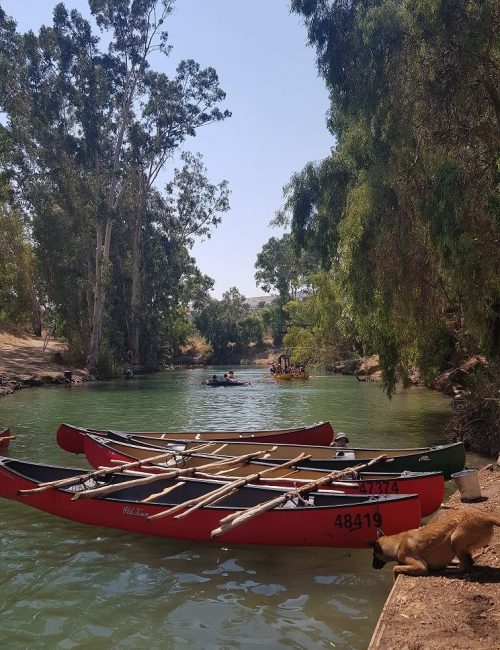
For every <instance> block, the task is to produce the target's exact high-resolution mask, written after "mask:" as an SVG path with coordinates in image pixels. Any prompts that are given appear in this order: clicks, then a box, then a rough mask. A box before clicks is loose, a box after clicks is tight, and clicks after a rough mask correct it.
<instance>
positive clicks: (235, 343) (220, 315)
mask: <svg viewBox="0 0 500 650" xmlns="http://www.w3.org/2000/svg"><path fill="white" fill-rule="evenodd" d="M194 323H195V325H196V327H197V328H198V330H199V331H200V332H201V334H202V335H203V336H204V337H205V338H206V339H207V341H209V343H210V344H211V345H212V349H213V357H214V360H215V361H216V362H224V361H231V360H233V359H234V356H235V355H240V354H241V353H242V352H244V349H245V346H247V345H248V344H250V343H252V342H253V343H258V342H260V341H261V339H262V328H261V327H259V323H258V322H256V319H255V318H254V317H252V316H251V315H250V314H249V307H248V305H247V304H246V302H245V296H243V295H242V294H241V293H240V291H238V289H237V288H236V287H231V288H230V289H229V290H228V291H226V292H225V293H224V294H222V299H221V300H215V299H210V300H208V301H206V303H205V304H204V305H200V308H199V309H198V310H196V311H195V313H194Z"/></svg>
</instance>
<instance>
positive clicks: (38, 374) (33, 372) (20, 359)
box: [0, 327, 88, 396]
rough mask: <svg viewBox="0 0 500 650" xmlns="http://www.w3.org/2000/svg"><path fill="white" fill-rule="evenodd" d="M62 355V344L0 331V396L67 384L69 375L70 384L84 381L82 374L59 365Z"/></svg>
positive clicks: (63, 349)
mask: <svg viewBox="0 0 500 650" xmlns="http://www.w3.org/2000/svg"><path fill="white" fill-rule="evenodd" d="M43 334H45V333H43ZM65 351H66V344H65V342H64V341H61V340H57V339H53V338H50V339H48V340H47V339H46V337H45V336H42V337H41V338H40V337H36V336H33V335H32V334H29V333H28V332H23V331H22V330H19V329H15V328H12V327H10V328H3V329H0V396H2V395H9V394H11V393H13V392H14V391H15V390H19V389H20V388H25V387H27V386H41V385H43V384H60V383H67V382H68V379H67V377H66V376H65V374H64V373H65V372H69V371H70V372H71V373H72V382H74V383H79V382H82V381H87V380H88V375H87V373H86V372H85V371H84V370H81V369H75V368H73V367H71V366H67V365H65V364H64V363H61V362H60V361H62V355H63V353H64V352H65Z"/></svg>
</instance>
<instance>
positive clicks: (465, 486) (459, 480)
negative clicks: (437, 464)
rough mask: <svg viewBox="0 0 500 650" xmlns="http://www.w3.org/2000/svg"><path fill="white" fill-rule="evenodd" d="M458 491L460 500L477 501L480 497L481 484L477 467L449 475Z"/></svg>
mask: <svg viewBox="0 0 500 650" xmlns="http://www.w3.org/2000/svg"><path fill="white" fill-rule="evenodd" d="M451 478H452V479H453V480H454V481H455V484H456V486H457V488H458V489H459V491H460V496H461V498H462V501H479V500H480V499H481V486H480V485H479V477H478V475H477V469H464V470H463V471H462V472H456V473H455V474H452V475H451Z"/></svg>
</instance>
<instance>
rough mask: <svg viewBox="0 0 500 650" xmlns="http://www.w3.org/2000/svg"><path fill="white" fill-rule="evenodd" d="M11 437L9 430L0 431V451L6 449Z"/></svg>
mask: <svg viewBox="0 0 500 650" xmlns="http://www.w3.org/2000/svg"><path fill="white" fill-rule="evenodd" d="M13 437H14V436H11V435H10V429H0V449H7V447H8V446H9V442H10V441H11V440H12V438H13Z"/></svg>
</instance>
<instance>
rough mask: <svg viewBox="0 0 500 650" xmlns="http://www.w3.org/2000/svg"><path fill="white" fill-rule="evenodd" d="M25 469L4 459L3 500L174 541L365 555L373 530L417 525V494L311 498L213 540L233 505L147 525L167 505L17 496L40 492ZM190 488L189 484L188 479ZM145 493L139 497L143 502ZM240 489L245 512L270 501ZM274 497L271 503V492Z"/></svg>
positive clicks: (67, 494)
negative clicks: (302, 504)
mask: <svg viewBox="0 0 500 650" xmlns="http://www.w3.org/2000/svg"><path fill="white" fill-rule="evenodd" d="M12 466H14V468H13V467H12ZM30 466H32V467H36V466H37V464H35V463H26V462H20V461H13V460H12V459H5V458H4V459H1V462H0V496H2V497H4V498H7V499H12V500H15V501H19V502H22V503H24V504H26V505H29V506H31V507H33V508H36V509H38V510H41V511H43V512H47V513H50V514H53V515H57V516H59V517H62V518H64V519H69V520H71V521H77V522H80V523H82V524H87V525H92V526H103V527H107V528H114V529H118V530H124V531H129V532H133V533H141V534H146V535H154V536H159V537H167V538H171V539H178V540H186V541H194V542H209V541H216V542H217V543H218V542H220V543H224V544H227V543H234V544H263V545H282V546H326V547H335V548H366V547H367V541H369V540H373V539H376V537H377V529H383V531H384V533H385V534H388V535H389V534H395V533H397V532H401V531H402V530H407V529H409V528H415V527H417V526H418V525H419V522H420V504H419V501H418V497H417V496H416V495H408V496H402V497H392V496H381V497H377V498H375V497H372V498H371V499H373V500H372V501H370V500H369V499H366V498H364V501H361V500H359V499H360V498H358V497H349V496H342V497H337V496H335V497H333V496H326V497H325V496H323V495H319V494H313V495H311V498H312V499H313V500H314V505H310V506H307V507H291V508H281V509H274V510H269V511H267V512H264V513H262V514H260V515H259V516H257V517H254V518H252V519H251V521H249V522H247V523H245V524H242V525H241V526H238V527H236V528H234V529H232V530H231V531H229V532H226V533H224V534H222V535H221V536H220V537H217V538H215V540H213V539H212V536H211V533H212V531H213V530H215V529H216V528H218V527H219V525H220V520H221V519H222V518H224V517H225V516H227V515H229V514H232V513H234V512H235V511H237V510H238V509H239V508H235V507H234V506H231V505H228V506H225V505H221V506H208V507H204V508H201V509H200V510H198V511H197V512H196V513H195V514H193V515H190V516H188V517H185V518H183V519H175V518H174V517H170V516H167V517H163V518H161V519H156V520H150V519H148V517H149V516H151V515H154V514H158V513H159V512H163V511H165V510H168V508H169V507H170V506H168V505H165V504H156V503H151V502H150V503H141V502H140V501H137V500H135V499H132V498H131V496H132V495H133V493H134V489H133V488H129V489H126V488H124V489H123V490H121V492H120V493H119V494H116V493H115V495H113V498H110V497H101V498H99V499H98V500H96V499H78V500H77V501H73V500H72V496H73V495H74V492H72V491H70V490H64V489H54V488H51V489H49V490H47V491H45V492H40V493H37V494H30V495H24V496H20V495H19V494H18V491H19V490H26V489H32V488H34V487H37V486H38V485H39V481H38V480H34V479H33V478H31V477H30V476H31V475H30V473H29V471H30ZM38 467H40V466H39V465H38ZM63 469H64V468H59V470H60V471H59V473H58V475H57V478H60V477H61V476H62V471H63ZM68 471H70V472H73V473H72V474H70V475H71V476H74V472H75V470H68ZM191 482H192V483H193V480H192V479H191ZM188 483H189V479H188ZM154 485H155V487H154V489H153V490H151V489H150V492H151V491H153V492H156V491H157V490H158V489H161V488H162V487H163V485H158V484H156V483H155V484H154ZM185 486H186V483H184V484H181V485H180V486H179V491H173V492H172V493H171V494H177V495H179V494H181V496H180V498H181V501H182V499H183V496H182V490H183V489H184V488H185ZM144 487H145V486H142V493H140V496H141V497H142V496H143V495H144ZM210 489H212V488H210ZM243 490H245V491H248V492H247V493H246V495H245V494H244V495H243V497H242V498H243V499H245V498H246V499H247V500H249V506H251V505H253V504H254V502H255V500H257V502H259V499H260V500H261V501H260V502H262V500H267V499H268V498H269V494H268V493H269V490H268V489H265V488H264V489H263V488H257V487H246V488H243ZM257 490H261V491H262V493H261V495H259V494H257V495H256V493H255V491H257ZM127 493H130V496H127ZM238 494H239V493H238ZM271 494H272V496H276V492H274V493H271ZM335 499H336V500H337V501H338V503H339V505H335V506H333V505H321V506H317V505H316V502H321V503H330V504H332V503H333V502H334V500H335ZM224 503H225V502H224Z"/></svg>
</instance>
